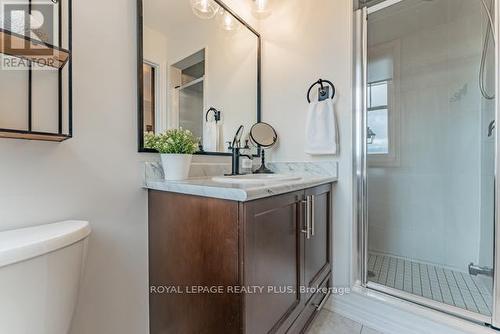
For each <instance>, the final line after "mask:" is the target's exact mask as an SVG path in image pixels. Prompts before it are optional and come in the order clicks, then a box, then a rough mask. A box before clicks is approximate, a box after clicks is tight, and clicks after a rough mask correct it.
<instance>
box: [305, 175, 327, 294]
mask: <svg viewBox="0 0 500 334" xmlns="http://www.w3.org/2000/svg"><path fill="white" fill-rule="evenodd" d="M331 194H332V189H331V185H325V186H320V187H316V188H312V189H308V190H306V192H305V198H306V200H305V203H304V206H305V211H306V213H305V215H304V226H303V238H304V240H305V247H304V253H305V254H304V256H305V260H304V266H305V270H304V276H305V277H304V283H305V287H307V288H308V292H307V293H306V294H305V297H306V300H309V299H310V298H311V297H312V296H313V295H314V293H313V292H314V291H313V292H311V291H310V290H311V289H317V288H318V287H319V286H320V285H321V283H322V282H323V281H324V280H325V279H326V278H327V276H328V275H330V271H331V217H332V209H331V203H332V198H331ZM307 207H309V208H307Z"/></svg>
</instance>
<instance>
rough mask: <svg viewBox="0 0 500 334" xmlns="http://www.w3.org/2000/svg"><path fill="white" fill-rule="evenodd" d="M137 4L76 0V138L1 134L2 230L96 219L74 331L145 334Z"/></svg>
mask: <svg viewBox="0 0 500 334" xmlns="http://www.w3.org/2000/svg"><path fill="white" fill-rule="evenodd" d="M135 3H136V2H135V1H134V0H127V1H123V0H112V1H98V0H86V1H73V6H74V29H73V33H74V56H73V60H74V103H75V104H74V135H75V138H74V139H71V140H68V141H66V142H64V143H62V144H55V143H42V142H29V141H19V140H6V139H2V140H0V152H1V157H2V159H1V163H0V175H1V176H0V185H1V186H0V229H1V230H5V229H11V228H17V227H21V226H28V225H35V224H42V223H49V222H54V221H59V220H64V219H71V218H78V219H88V220H90V222H91V224H92V228H93V234H92V237H91V239H90V244H89V257H88V265H87V268H86V274H85V278H84V281H83V287H82V294H81V299H80V303H79V307H78V311H77V314H76V319H75V322H74V327H73V331H72V333H75V334H79V333H81V334H89V333H94V334H104V333H131V334H132V333H145V332H146V328H147V326H148V321H147V310H148V298H147V234H146V231H147V211H146V210H147V202H146V192H145V191H144V190H142V189H141V187H140V185H141V177H142V176H141V174H140V172H141V164H140V160H141V159H142V158H143V157H142V156H141V155H139V154H138V153H137V135H136V133H137V123H136V119H137V116H136V112H137V109H136V104H137V103H136V45H135V44H136V43H135V24H136V23H135V22H136V20H135ZM3 75H4V72H0V76H3ZM9 96H11V95H9Z"/></svg>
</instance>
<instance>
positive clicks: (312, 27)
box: [261, 0, 353, 286]
mask: <svg viewBox="0 0 500 334" xmlns="http://www.w3.org/2000/svg"><path fill="white" fill-rule="evenodd" d="M274 4H275V6H274V11H273V13H272V15H271V16H270V17H269V18H268V19H266V20H264V21H262V23H261V32H262V35H263V40H264V43H263V70H262V75H263V113H264V114H263V118H264V121H266V122H269V123H270V124H272V125H273V126H274V127H275V128H276V131H277V132H278V135H279V137H280V141H279V145H278V147H277V148H275V149H273V150H271V152H270V153H271V154H270V155H271V158H272V160H274V161H310V160H323V159H327V160H331V159H335V160H338V161H339V163H340V170H339V182H338V184H337V185H336V187H335V199H334V243H333V245H334V260H333V262H334V263H333V264H334V270H333V272H334V280H335V282H334V284H335V285H337V286H342V285H346V284H349V282H350V256H351V252H350V250H351V248H350V247H351V228H352V224H351V221H352V121H353V120H352V115H353V112H352V108H351V100H352V94H351V92H352V89H351V75H352V73H351V68H352V66H351V64H352V8H353V4H352V1H351V0H342V1H340V0H337V1H331V0H316V1H303V0H287V1H276V2H275V3H274ZM319 78H323V79H329V80H331V81H332V82H333V83H334V84H335V85H336V88H337V99H336V103H335V105H336V112H337V115H338V122H339V127H340V156H338V157H333V156H326V157H311V156H309V155H307V154H305V153H304V137H305V128H304V124H305V120H306V116H307V100H306V94H307V90H308V89H309V86H310V85H311V84H312V83H313V82H315V81H317V80H318V79H319Z"/></svg>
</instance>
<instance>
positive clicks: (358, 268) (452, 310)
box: [352, 0, 500, 328]
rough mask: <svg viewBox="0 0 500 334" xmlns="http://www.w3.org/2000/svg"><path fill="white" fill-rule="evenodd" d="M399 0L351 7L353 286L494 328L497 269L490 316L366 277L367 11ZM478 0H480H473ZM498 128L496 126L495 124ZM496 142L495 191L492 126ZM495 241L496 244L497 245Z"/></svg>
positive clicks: (498, 252)
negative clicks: (355, 7) (352, 37)
mask: <svg viewBox="0 0 500 334" xmlns="http://www.w3.org/2000/svg"><path fill="white" fill-rule="evenodd" d="M401 1H403V0H386V1H383V2H380V3H377V4H376V5H374V6H372V7H370V8H366V7H364V8H361V9H358V10H355V11H354V57H353V59H354V66H353V107H354V113H355V116H354V124H353V127H354V129H353V130H354V131H353V133H354V135H353V136H354V138H353V139H354V154H353V163H354V175H353V177H354V191H353V192H354V194H353V196H354V212H353V217H354V225H353V233H354V234H353V235H354V240H353V242H354V243H355V247H354V252H353V256H352V260H353V267H352V280H353V282H354V284H355V285H356V286H360V287H362V288H366V289H370V290H374V291H378V292H381V293H385V294H388V295H391V296H394V297H398V298H400V299H403V300H406V301H410V302H412V303H415V304H418V305H421V306H426V307H429V308H431V309H435V310H438V311H441V312H445V313H448V314H451V315H454V316H458V317H460V318H464V319H467V320H470V321H473V322H477V323H482V324H490V325H491V326H493V327H495V328H500V305H499V303H498V301H500V273H498V272H497V271H496V270H495V271H494V276H493V305H492V316H491V317H488V316H484V315H481V314H478V313H474V312H471V311H467V310H463V309H461V308H458V307H454V306H450V305H447V304H444V303H439V302H436V301H433V300H430V299H427V298H424V297H420V296H416V295H413V294H410V293H408V292H404V291H400V290H397V289H394V288H390V287H387V286H384V285H382V284H377V283H373V282H369V281H368V210H367V206H368V205H367V204H368V197H367V152H366V144H365V143H366V140H367V131H366V129H367V108H366V105H367V96H366V86H367V66H368V52H367V48H368V38H367V36H368V35H367V34H368V24H367V20H368V15H369V14H371V13H374V12H376V11H379V10H382V9H384V8H387V7H389V6H392V5H394V4H397V3H399V2H401ZM477 1H478V3H479V2H480V1H481V0H477ZM499 4H500V0H494V10H495V15H494V16H495V17H494V21H495V24H494V27H495V29H494V35H495V36H500V27H499V19H498V18H499V17H500V8H499ZM498 44H499V43H496V44H495V66H496V72H497V75H496V77H495V93H496V96H497V97H498V96H500V90H499V86H500V80H499V75H498V69H499V68H500V62H499V55H500V47H499V45H498ZM495 109H496V110H495V119H496V120H498V119H499V110H500V102H499V99H496V102H495ZM497 128H498V127H497ZM494 131H495V134H496V142H495V194H498V193H499V191H500V185H499V182H497V179H498V175H500V166H499V160H498V158H499V148H500V138H499V136H498V130H497V129H495V130H494ZM499 201H500V196H495V223H494V226H495V231H494V234H495V240H494V248H495V249H494V268H500V247H499V246H500V245H499V244H498V242H499V240H500V228H499V227H498V226H499V225H498V224H499V210H498V208H499V206H500V202H499ZM497 245H498V246H497Z"/></svg>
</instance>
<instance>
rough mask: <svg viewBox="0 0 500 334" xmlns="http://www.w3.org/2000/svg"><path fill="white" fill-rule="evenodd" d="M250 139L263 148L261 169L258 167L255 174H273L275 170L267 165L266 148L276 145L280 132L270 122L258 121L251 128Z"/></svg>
mask: <svg viewBox="0 0 500 334" xmlns="http://www.w3.org/2000/svg"><path fill="white" fill-rule="evenodd" d="M250 139H251V141H252V143H254V144H255V145H256V146H258V147H260V148H262V152H261V154H262V165H261V166H260V168H259V169H257V170H256V171H255V172H254V173H255V174H273V171H271V170H270V169H269V168H267V167H266V154H265V150H266V149H270V148H272V147H273V146H274V145H276V142H277V141H278V134H277V133H276V130H275V129H274V128H273V127H272V126H271V125H269V124H267V123H263V122H261V123H257V124H255V125H254V126H252V129H251V130H250Z"/></svg>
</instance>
